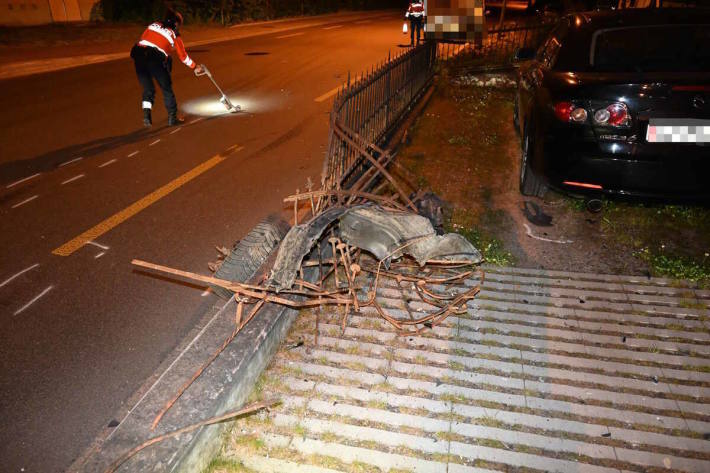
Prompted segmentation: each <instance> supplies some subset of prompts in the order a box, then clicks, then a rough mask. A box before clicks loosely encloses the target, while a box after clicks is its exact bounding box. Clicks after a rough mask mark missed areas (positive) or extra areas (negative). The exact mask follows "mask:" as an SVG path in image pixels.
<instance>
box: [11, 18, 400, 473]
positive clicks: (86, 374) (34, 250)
mask: <svg viewBox="0 0 710 473" xmlns="http://www.w3.org/2000/svg"><path fill="white" fill-rule="evenodd" d="M400 28H401V19H400V16H399V15H398V14H397V13H394V12H393V13H392V14H388V15H384V16H383V14H382V13H381V12H380V13H377V14H363V16H362V17H361V19H360V20H359V21H337V22H335V23H332V24H328V25H320V26H311V27H307V28H302V29H295V30H291V31H289V32H280V33H279V32H277V33H273V34H264V35H260V36H256V37H250V38H244V39H239V40H233V41H228V42H220V43H214V44H208V45H203V46H200V47H198V48H195V49H193V50H191V51H190V54H191V55H192V56H193V57H194V59H195V60H197V61H198V62H203V63H205V64H207V65H208V66H209V67H210V69H211V70H212V72H213V73H214V74H215V76H216V78H217V80H218V81H219V82H220V84H221V85H222V87H223V88H224V89H225V90H226V91H227V92H228V94H229V95H230V97H231V98H232V100H233V101H235V102H237V103H241V104H243V105H245V106H246V111H245V112H244V113H240V114H237V115H219V116H208V117H203V116H201V115H199V114H197V112H198V111H203V112H204V110H206V109H210V108H214V106H215V105H216V101H217V98H218V95H217V94H216V92H215V91H214V89H213V87H212V85H211V84H210V83H209V82H208V81H207V79H206V78H195V77H194V76H193V75H192V73H191V72H190V71H189V70H188V69H187V68H185V67H183V66H182V65H181V64H180V63H179V62H176V63H175V65H174V72H173V80H174V85H175V91H176V94H177V96H178V101H179V102H180V104H181V106H182V108H183V109H184V110H186V111H188V112H190V111H191V112H193V114H192V115H189V116H188V123H186V124H185V125H184V126H181V127H179V128H168V127H167V126H166V113H165V110H164V108H163V106H162V102H161V100H162V97H161V96H160V94H158V95H159V96H158V98H157V100H156V107H155V113H154V120H155V125H154V127H153V128H152V129H151V130H150V131H145V130H143V129H142V127H141V126H140V122H141V114H140V89H139V86H138V83H137V81H136V79H135V76H134V72H133V66H132V63H131V62H130V60H117V61H112V62H106V63H103V64H95V65H88V66H84V67H79V68H74V69H67V70H63V71H58V72H53V73H46V74H38V75H33V76H29V77H24V78H17V79H10V80H4V81H0V98H1V100H0V103H2V106H3V111H2V114H1V115H0V216H1V217H0V248H1V249H2V250H1V251H0V317H1V321H2V330H1V331H0V363H2V370H1V372H0V418H1V419H2V422H1V423H0V465H1V467H0V470H2V471H3V472H16V471H17V472H19V471H25V472H53V471H63V470H65V469H66V468H67V467H68V466H69V465H70V464H71V463H72V461H73V460H74V459H75V458H76V457H77V456H78V455H79V454H81V452H82V451H83V450H84V449H85V448H86V447H87V446H88V445H89V443H90V442H91V441H92V439H94V437H95V436H96V435H97V434H98V433H99V432H101V431H102V429H104V428H105V427H106V426H107V424H108V423H109V421H111V419H113V418H114V417H115V416H116V414H117V413H119V412H121V411H122V410H123V411H125V409H127V408H128V407H130V406H127V402H128V399H129V398H130V397H131V395H132V394H134V393H135V392H136V390H138V389H139V388H140V386H141V385H142V383H143V382H144V381H145V380H146V378H148V377H149V376H150V375H151V374H152V373H153V372H154V370H155V369H156V368H157V367H158V366H159V365H160V363H161V362H163V361H164V359H165V357H166V356H167V354H169V353H170V352H171V350H173V349H174V348H175V346H176V345H177V344H178V342H179V341H180V340H181V339H182V338H183V337H184V336H185V335H186V334H187V333H188V332H189V331H190V329H191V328H192V327H193V326H194V324H195V323H196V321H197V320H198V319H199V318H200V317H201V316H202V315H203V314H204V312H205V310H206V309H207V308H208V307H210V306H211V305H212V304H214V302H215V300H214V297H215V296H213V295H206V296H205V295H203V290H204V288H200V287H193V286H190V285H186V284H178V283H175V282H170V281H167V280H163V279H161V278H157V277H151V276H149V275H146V274H144V273H141V272H139V271H136V270H135V269H134V268H133V267H132V266H131V265H130V261H131V259H133V258H140V259H144V260H148V261H151V262H156V263H161V264H167V265H170V266H173V267H177V268H182V269H186V270H189V271H196V272H201V273H203V274H206V273H208V270H207V265H206V264H207V262H208V261H211V260H214V259H215V256H216V252H215V250H214V246H215V245H225V246H229V245H230V244H231V243H232V242H234V241H235V240H237V239H239V238H240V237H242V236H243V235H244V234H245V233H246V232H247V231H249V229H250V228H251V227H252V226H253V225H254V224H256V223H257V222H258V221H259V220H260V219H261V218H263V217H264V216H266V215H267V214H269V213H272V212H279V211H283V209H284V205H283V203H282V198H283V197H284V196H285V195H287V194H289V193H293V192H294V191H295V190H296V188H300V189H301V190H304V189H305V182H306V179H307V178H308V177H310V178H311V179H312V180H313V181H314V182H316V183H318V182H319V179H320V170H321V165H322V161H323V157H324V151H325V147H326V144H327V138H328V137H327V130H328V112H329V110H330V107H331V103H332V96H328V95H327V94H328V92H330V91H333V90H334V89H335V88H337V87H338V86H339V85H340V84H342V83H343V81H344V80H345V79H346V78H347V75H348V71H352V72H353V73H355V72H358V71H361V70H364V69H366V68H368V67H369V66H371V65H372V64H374V63H376V62H380V61H382V60H383V59H384V58H385V57H386V56H387V53H388V51H392V52H396V51H398V50H399V48H398V46H397V43H399V42H402V40H403V36H402V34H401V29H400ZM186 40H188V41H189V38H186ZM319 97H320V100H318V101H317V100H316V99H317V98H319ZM205 113H206V112H205ZM78 158H81V159H78ZM223 158H224V159H223ZM156 191H157V192H156ZM102 222H103V224H102V225H99V224H101V223H102ZM97 225H99V226H98V227H97ZM89 229H95V232H94V233H92V234H91V235H90V236H89V237H88V239H90V240H91V241H90V242H89V243H87V242H86V241H85V240H86V239H87V238H84V239H82V238H80V239H79V240H77V237H80V236H81V235H82V234H83V233H84V232H85V231H87V230H89ZM72 242H73V243H72ZM53 252H54V253H53ZM56 253H61V254H63V255H58V254H56Z"/></svg>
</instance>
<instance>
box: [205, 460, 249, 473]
mask: <svg viewBox="0 0 710 473" xmlns="http://www.w3.org/2000/svg"><path fill="white" fill-rule="evenodd" d="M203 473H256V470H252V469H251V468H247V467H245V466H244V465H243V464H242V463H241V462H238V461H234V460H227V459H224V458H215V459H214V460H212V461H211V462H210V464H209V465H207V468H205V469H204V470H203Z"/></svg>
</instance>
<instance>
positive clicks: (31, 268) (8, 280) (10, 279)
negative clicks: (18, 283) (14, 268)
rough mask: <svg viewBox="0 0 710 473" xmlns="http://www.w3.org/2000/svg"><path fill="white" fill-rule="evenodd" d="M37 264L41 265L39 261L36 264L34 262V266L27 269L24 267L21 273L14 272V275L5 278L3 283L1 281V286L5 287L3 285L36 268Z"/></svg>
mask: <svg viewBox="0 0 710 473" xmlns="http://www.w3.org/2000/svg"><path fill="white" fill-rule="evenodd" d="M37 266H39V263H35V264H33V265H32V266H30V267H29V268H25V269H23V270H22V271H20V272H19V273H15V274H13V275H12V276H10V277H9V278H7V279H6V280H4V281H3V282H1V283H0V287H3V286H5V285H7V284H9V283H10V282H11V281H12V280H14V279H16V278H19V277H20V276H22V275H23V274H25V273H26V272H27V271H32V270H33V269H35V268H36V267H37Z"/></svg>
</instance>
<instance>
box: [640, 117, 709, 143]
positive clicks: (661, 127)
mask: <svg viewBox="0 0 710 473" xmlns="http://www.w3.org/2000/svg"><path fill="white" fill-rule="evenodd" d="M646 141H647V142H649V143H710V120H696V119H692V118H688V119H685V118H667V119H663V118H658V119H655V118H652V119H651V120H650V121H649V122H648V128H646Z"/></svg>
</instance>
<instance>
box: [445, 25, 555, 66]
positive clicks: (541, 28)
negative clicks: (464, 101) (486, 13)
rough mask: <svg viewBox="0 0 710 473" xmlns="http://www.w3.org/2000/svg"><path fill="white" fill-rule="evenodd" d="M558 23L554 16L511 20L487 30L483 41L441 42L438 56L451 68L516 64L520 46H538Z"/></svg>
mask: <svg viewBox="0 0 710 473" xmlns="http://www.w3.org/2000/svg"><path fill="white" fill-rule="evenodd" d="M553 25H554V18H539V17H533V18H532V19H531V20H526V21H515V22H507V23H504V24H503V25H500V26H498V27H496V28H494V29H489V30H488V31H487V32H486V36H485V39H484V40H483V41H482V42H481V43H480V44H475V43H453V42H452V43H440V44H439V48H438V49H439V51H438V57H439V59H440V60H441V61H446V62H447V66H448V67H449V68H451V69H458V70H461V69H463V70H468V71H471V72H475V71H486V70H495V69H506V68H510V67H512V66H513V62H514V58H515V52H516V51H517V50H518V49H520V48H537V47H538V46H540V45H541V44H542V42H543V41H544V40H545V38H546V37H547V35H548V33H549V32H550V30H551V29H552V26H553Z"/></svg>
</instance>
